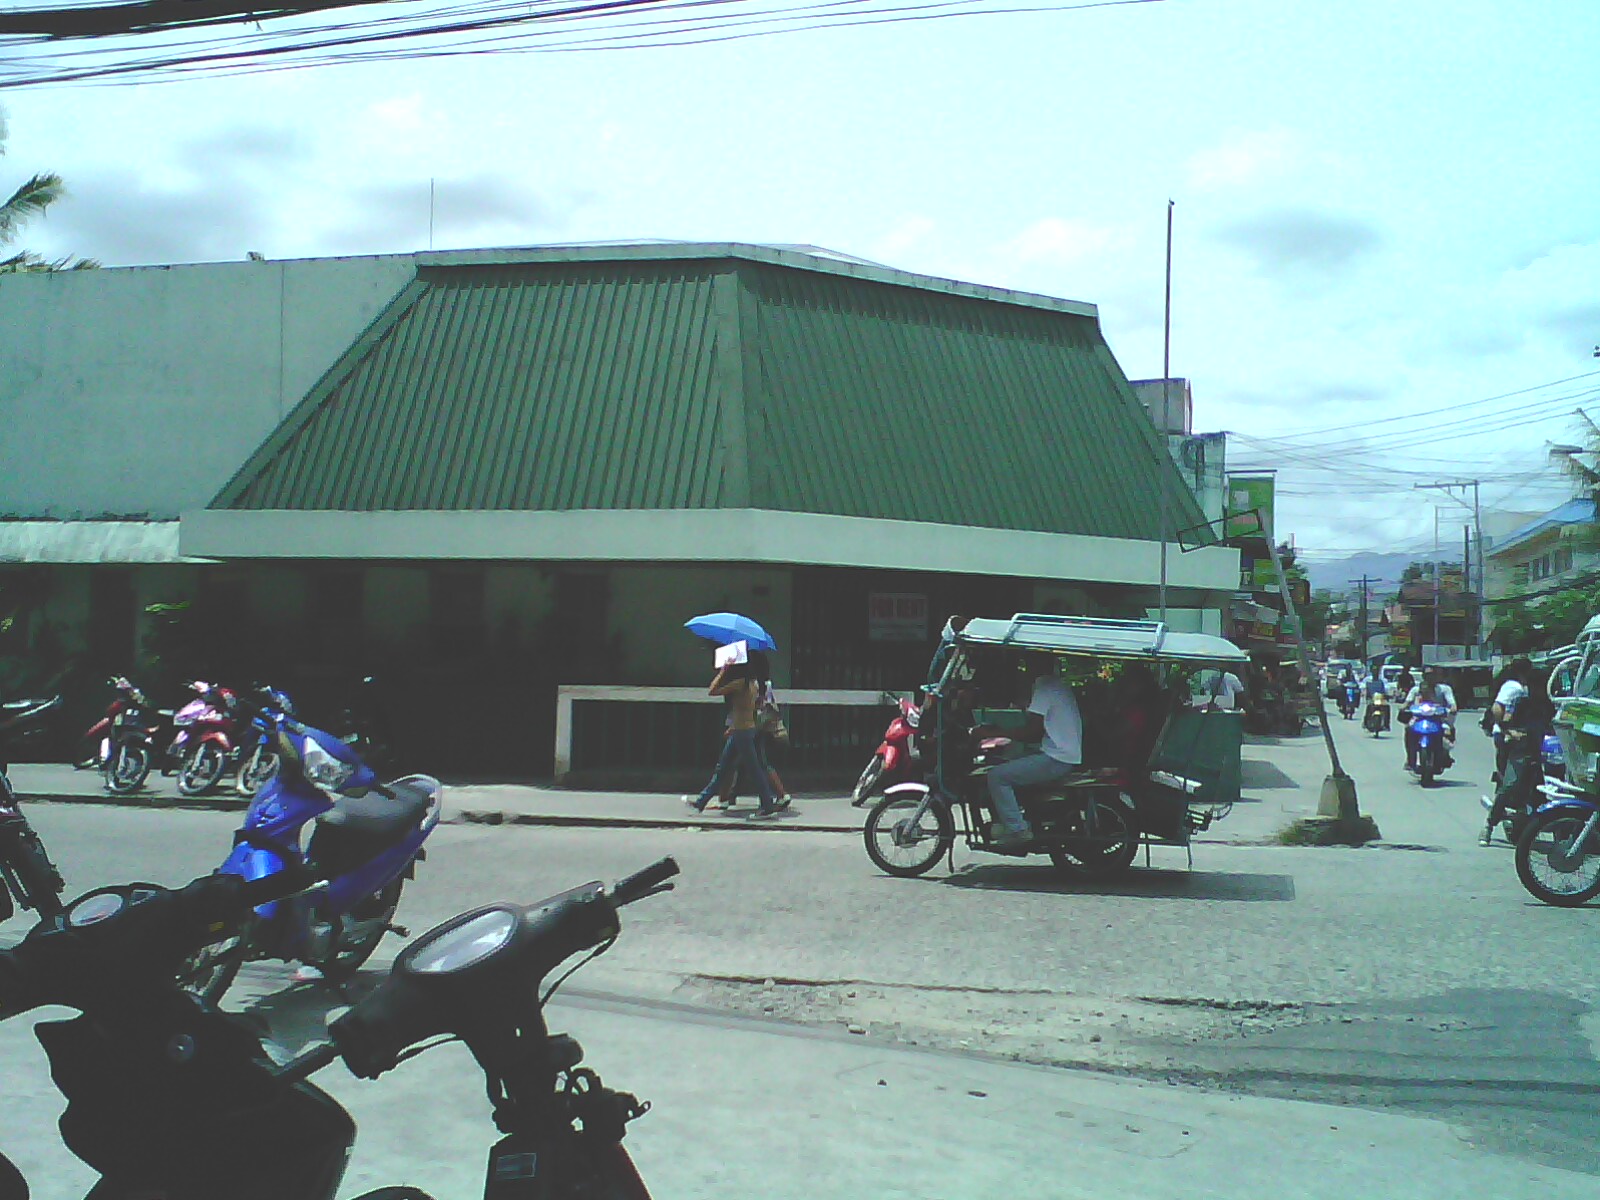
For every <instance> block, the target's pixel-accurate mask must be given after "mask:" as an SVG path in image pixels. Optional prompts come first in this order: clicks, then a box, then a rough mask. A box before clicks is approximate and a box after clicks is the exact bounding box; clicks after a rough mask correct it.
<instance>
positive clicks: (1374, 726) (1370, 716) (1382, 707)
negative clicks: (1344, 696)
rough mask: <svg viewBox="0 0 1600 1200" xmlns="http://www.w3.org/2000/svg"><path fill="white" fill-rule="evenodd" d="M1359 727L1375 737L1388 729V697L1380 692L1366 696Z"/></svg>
mask: <svg viewBox="0 0 1600 1200" xmlns="http://www.w3.org/2000/svg"><path fill="white" fill-rule="evenodd" d="M1361 727H1362V728H1363V729H1365V730H1366V731H1367V732H1368V733H1370V734H1371V735H1372V736H1373V737H1377V736H1378V735H1379V734H1380V733H1386V732H1387V731H1388V729H1389V697H1388V696H1386V695H1384V693H1382V692H1377V693H1375V694H1374V695H1371V696H1369V697H1367V711H1366V714H1365V715H1364V716H1363V717H1362V718H1361Z"/></svg>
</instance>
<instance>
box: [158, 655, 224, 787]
mask: <svg viewBox="0 0 1600 1200" xmlns="http://www.w3.org/2000/svg"><path fill="white" fill-rule="evenodd" d="M189 686H190V687H191V688H193V689H194V690H195V691H196V692H198V693H200V694H199V696H198V697H197V698H196V699H194V700H191V701H189V703H188V704H185V705H184V706H183V707H182V708H180V709H179V710H178V711H177V712H175V713H174V714H173V715H172V724H173V725H174V727H176V729H177V731H178V736H177V737H175V738H174V739H173V741H172V745H171V747H169V748H168V750H167V761H168V762H169V763H172V764H174V765H175V766H176V769H177V772H178V794H179V795H182V796H198V795H200V794H201V793H202V792H205V791H209V790H210V789H211V788H213V787H215V786H216V785H217V782H218V781H219V780H220V779H221V778H222V774H223V772H224V771H226V770H227V769H228V764H229V763H230V762H231V761H232V760H233V758H234V756H235V755H236V754H237V753H238V745H239V727H240V722H239V718H238V717H237V716H236V715H235V712H234V694H233V692H231V691H230V690H229V689H227V688H224V687H213V686H212V685H211V684H209V683H206V682H204V681H203V680H198V679H197V680H195V682H193V683H191V684H190V685H189Z"/></svg>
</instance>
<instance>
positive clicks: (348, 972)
mask: <svg viewBox="0 0 1600 1200" xmlns="http://www.w3.org/2000/svg"><path fill="white" fill-rule="evenodd" d="M404 886H405V881H404V880H403V879H395V880H392V881H391V882H389V883H386V884H384V886H383V887H381V888H379V889H378V890H377V891H376V892H374V893H373V894H372V895H370V896H368V897H367V898H366V899H365V900H363V901H362V902H361V903H360V904H358V905H356V906H355V908H354V909H352V910H351V911H350V914H349V915H348V916H346V917H345V918H344V931H343V932H342V933H341V934H340V935H339V945H338V948H337V949H335V950H334V952H333V961H332V962H331V963H329V964H328V967H329V968H331V969H330V970H329V972H328V975H329V978H330V979H332V980H334V981H335V982H341V983H342V982H343V981H345V980H347V979H349V978H350V977H351V976H352V975H354V974H355V973H356V972H357V971H359V970H360V969H361V968H362V967H364V966H365V965H366V962H367V959H369V958H371V957H372V955H373V952H374V951H375V950H377V948H378V943H379V942H381V941H382V940H383V935H384V934H385V933H386V932H388V929H389V923H390V922H391V921H393V920H394V914H395V910H396V909H397V908H399V907H400V890H401V888H402V887H404Z"/></svg>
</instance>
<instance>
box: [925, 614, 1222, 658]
mask: <svg viewBox="0 0 1600 1200" xmlns="http://www.w3.org/2000/svg"><path fill="white" fill-rule="evenodd" d="M956 640H957V641H958V642H962V643H968V644H973V645H982V646H1013V647H1015V648H1017V649H1019V650H1042V651H1046V652H1048V653H1051V654H1081V655H1086V656H1091V657H1094V658H1127V659H1150V660H1153V661H1159V660H1169V661H1175V662H1192V663H1214V664H1219V665H1220V664H1228V663H1237V664H1243V663H1248V662H1249V661H1250V656H1249V655H1248V654H1246V653H1245V652H1244V651H1243V650H1241V649H1239V647H1237V646H1235V645H1234V644H1233V643H1232V642H1230V641H1228V640H1227V639H1225V638H1220V637H1214V636H1213V635H1211V634H1209V633H1177V632H1174V631H1172V630H1170V629H1168V628H1167V627H1166V626H1165V625H1164V624H1162V623H1161V622H1160V621H1121V620H1112V619H1111V618H1107V617H1066V616H1052V615H1049V614H1046V613H1018V614H1017V615H1016V616H1014V617H1011V618H1010V619H1009V620H1008V619H1005V618H988V617H975V618H973V619H972V620H970V621H968V622H967V624H966V626H965V627H964V628H963V629H962V630H961V632H960V633H958V634H957V635H956Z"/></svg>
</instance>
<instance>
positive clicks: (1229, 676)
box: [1211, 671, 1244, 712]
mask: <svg viewBox="0 0 1600 1200" xmlns="http://www.w3.org/2000/svg"><path fill="white" fill-rule="evenodd" d="M1243 695H1244V684H1243V683H1242V682H1240V679H1239V677H1238V676H1237V675H1235V674H1234V673H1233V672H1232V671H1224V672H1223V673H1222V678H1221V679H1219V680H1218V681H1217V683H1216V686H1215V687H1214V688H1213V689H1212V692H1211V702H1212V703H1213V704H1215V705H1216V707H1217V708H1219V709H1221V710H1222V711H1224V712H1232V711H1233V710H1235V709H1237V708H1238V707H1239V697H1241V696H1243Z"/></svg>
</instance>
